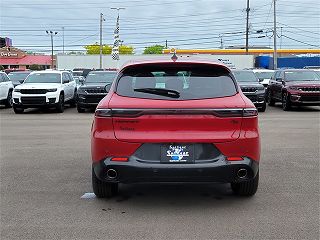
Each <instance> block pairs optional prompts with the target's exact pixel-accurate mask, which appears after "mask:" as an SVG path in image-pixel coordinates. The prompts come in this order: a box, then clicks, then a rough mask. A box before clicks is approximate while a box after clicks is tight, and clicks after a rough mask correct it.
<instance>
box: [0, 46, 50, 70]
mask: <svg viewBox="0 0 320 240" xmlns="http://www.w3.org/2000/svg"><path fill="white" fill-rule="evenodd" d="M34 64H36V65H39V66H40V67H41V68H42V69H47V68H50V66H51V56H47V55H31V54H27V53H26V52H24V51H22V50H20V49H18V48H14V47H3V48H0V65H1V66H3V68H4V69H19V70H24V69H28V68H29V67H30V66H31V65H34ZM54 65H55V60H54Z"/></svg>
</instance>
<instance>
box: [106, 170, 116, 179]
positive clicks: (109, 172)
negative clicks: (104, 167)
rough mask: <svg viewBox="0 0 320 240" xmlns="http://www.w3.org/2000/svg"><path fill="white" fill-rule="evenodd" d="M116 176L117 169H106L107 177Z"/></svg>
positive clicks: (113, 177) (112, 177)
mask: <svg viewBox="0 0 320 240" xmlns="http://www.w3.org/2000/svg"><path fill="white" fill-rule="evenodd" d="M117 176H118V174H117V171H116V170H114V169H109V170H108V171H107V177H108V178H110V179H115V178H116V177H117Z"/></svg>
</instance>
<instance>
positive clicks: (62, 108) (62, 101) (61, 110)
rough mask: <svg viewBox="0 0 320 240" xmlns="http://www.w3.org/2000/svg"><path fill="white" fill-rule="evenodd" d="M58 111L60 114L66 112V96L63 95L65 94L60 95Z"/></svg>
mask: <svg viewBox="0 0 320 240" xmlns="http://www.w3.org/2000/svg"><path fill="white" fill-rule="evenodd" d="M56 110H57V112H58V113H63V112H64V95H63V93H60V96H59V102H58V103H57V106H56Z"/></svg>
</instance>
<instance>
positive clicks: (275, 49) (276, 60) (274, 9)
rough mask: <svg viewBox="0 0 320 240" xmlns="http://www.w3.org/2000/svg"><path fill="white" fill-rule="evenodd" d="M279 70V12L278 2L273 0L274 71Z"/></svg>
mask: <svg viewBox="0 0 320 240" xmlns="http://www.w3.org/2000/svg"><path fill="white" fill-rule="evenodd" d="M277 68H278V56H277V12H276V0H273V69H277Z"/></svg>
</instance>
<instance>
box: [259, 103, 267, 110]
mask: <svg viewBox="0 0 320 240" xmlns="http://www.w3.org/2000/svg"><path fill="white" fill-rule="evenodd" d="M266 108H267V104H266V102H264V103H263V105H262V107H261V108H258V111H259V112H265V111H266Z"/></svg>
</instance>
